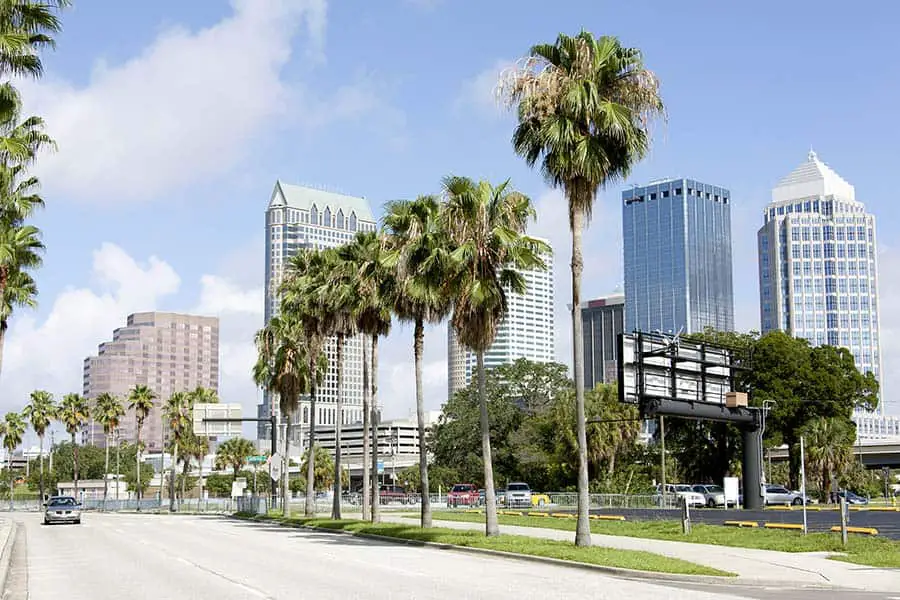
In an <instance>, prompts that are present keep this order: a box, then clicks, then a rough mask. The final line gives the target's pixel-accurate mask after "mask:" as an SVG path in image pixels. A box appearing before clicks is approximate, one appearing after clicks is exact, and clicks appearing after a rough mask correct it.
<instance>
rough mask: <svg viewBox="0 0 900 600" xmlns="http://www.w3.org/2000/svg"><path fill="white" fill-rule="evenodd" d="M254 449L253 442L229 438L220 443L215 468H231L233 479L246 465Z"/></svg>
mask: <svg viewBox="0 0 900 600" xmlns="http://www.w3.org/2000/svg"><path fill="white" fill-rule="evenodd" d="M254 452H256V449H255V448H254V447H253V442H251V441H250V440H245V439H244V438H230V439H227V440H225V441H224V442H222V444H221V445H220V446H219V449H218V450H217V451H216V466H217V468H219V469H225V468H231V470H232V472H233V474H234V479H237V476H238V472H239V471H240V470H241V467H243V466H244V465H245V464H246V463H247V459H248V458H250V457H251V456H253V453H254Z"/></svg>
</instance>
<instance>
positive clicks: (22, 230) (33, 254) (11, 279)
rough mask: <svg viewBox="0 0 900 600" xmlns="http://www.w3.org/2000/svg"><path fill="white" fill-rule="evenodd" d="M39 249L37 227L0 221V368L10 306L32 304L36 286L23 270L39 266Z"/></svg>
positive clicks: (41, 246)
mask: <svg viewBox="0 0 900 600" xmlns="http://www.w3.org/2000/svg"><path fill="white" fill-rule="evenodd" d="M0 203H2V198H0ZM43 250H44V244H43V242H41V234H40V230H39V229H38V228H37V227H34V226H32V225H11V224H7V223H3V222H2V221H0V368H2V365H3V345H4V342H5V340H6V330H7V328H8V327H9V317H10V316H11V315H12V310H13V308H14V307H16V306H34V303H35V297H36V295H37V289H36V287H35V284H34V280H33V279H32V278H31V277H30V276H29V275H28V274H27V273H26V272H25V270H26V269H30V268H34V267H38V266H40V264H41V262H42V259H41V254H42V253H43Z"/></svg>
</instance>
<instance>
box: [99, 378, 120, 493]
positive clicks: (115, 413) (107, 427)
mask: <svg viewBox="0 0 900 600" xmlns="http://www.w3.org/2000/svg"><path fill="white" fill-rule="evenodd" d="M93 414H94V419H95V420H96V421H97V422H98V423H100V425H101V426H102V427H103V434H104V435H105V436H106V443H105V444H103V449H104V452H105V457H104V468H103V472H104V476H103V479H104V481H106V479H107V475H108V474H109V447H110V446H111V445H112V434H113V432H114V431H115V430H116V429H117V428H118V427H119V423H120V422H121V420H122V417H123V416H125V407H124V406H123V405H122V401H121V400H119V399H118V398H117V397H116V396H115V395H114V394H110V393H109V392H103V393H102V394H100V395H99V396H97V398H96V399H95V400H94V409H93ZM117 485H118V484H117ZM108 493H109V483H108V482H106V483H105V484H104V486H103V506H104V508H105V507H106V497H107V495H108Z"/></svg>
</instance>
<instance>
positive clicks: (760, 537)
mask: <svg viewBox="0 0 900 600" xmlns="http://www.w3.org/2000/svg"><path fill="white" fill-rule="evenodd" d="M407 516H417V515H411V514H409V515H407ZM498 518H499V520H500V524H501V525H517V526H520V527H543V528H545V529H561V530H564V531H575V520H574V519H557V518H548V517H517V516H512V515H499V516H498ZM434 519H435V520H436V521H438V520H444V521H463V522H471V523H481V522H483V521H484V515H482V514H477V513H466V512H460V511H436V512H435V513H434ZM691 529H692V531H691V533H690V534H689V535H685V534H683V533H682V532H681V523H679V522H678V521H591V531H592V532H594V533H599V534H604V535H621V536H627V537H636V538H645V539H651V540H671V541H675V542H693V543H696V544H714V545H717V546H732V547H735V548H754V549H758V550H780V551H782V552H823V551H828V552H842V553H844V554H842V555H839V556H834V557H832V558H834V559H835V560H842V561H845V562H851V563H856V564H860V565H868V566H870V567H900V542H896V541H893V540H889V539H885V538H880V537H869V536H864V537H863V536H859V535H853V534H851V535H850V539H849V544H848V546H847V548H843V547H842V546H841V536H840V534H837V533H810V534H807V535H803V534H802V533H800V532H797V531H783V530H777V531H775V530H770V529H762V528H760V529H737V528H729V527H722V526H719V525H705V524H702V523H694V524H693V526H692V527H691Z"/></svg>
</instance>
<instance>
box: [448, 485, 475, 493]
mask: <svg viewBox="0 0 900 600" xmlns="http://www.w3.org/2000/svg"><path fill="white" fill-rule="evenodd" d="M471 489H472V486H471V485H454V486H453V489H452V490H450V491H451V492H468V491H470V490H471Z"/></svg>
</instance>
